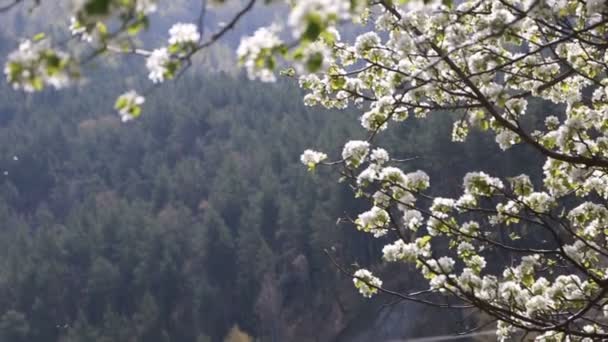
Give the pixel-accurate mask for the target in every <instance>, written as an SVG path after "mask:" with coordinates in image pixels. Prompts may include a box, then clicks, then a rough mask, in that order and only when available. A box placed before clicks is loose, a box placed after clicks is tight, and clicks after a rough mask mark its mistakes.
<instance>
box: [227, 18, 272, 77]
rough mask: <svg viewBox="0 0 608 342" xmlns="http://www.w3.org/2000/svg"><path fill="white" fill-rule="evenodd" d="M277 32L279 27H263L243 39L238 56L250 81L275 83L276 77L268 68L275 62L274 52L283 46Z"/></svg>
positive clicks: (237, 52) (237, 51)
mask: <svg viewBox="0 0 608 342" xmlns="http://www.w3.org/2000/svg"><path fill="white" fill-rule="evenodd" d="M277 31H279V27H278V26H271V27H262V28H260V29H258V30H257V31H255V33H254V34H253V35H252V36H250V37H246V38H243V39H241V43H240V44H239V47H238V49H237V50H236V55H237V58H238V60H239V63H241V64H242V65H243V66H244V67H245V69H246V70H247V75H248V76H249V78H250V79H256V78H257V79H260V80H261V81H263V82H273V81H275V80H276V76H275V75H274V72H273V71H272V68H269V67H268V66H269V65H270V64H271V63H272V62H273V61H274V59H273V56H272V54H273V51H274V49H277V48H279V47H280V46H282V45H283V41H282V40H281V39H280V38H279V36H278V34H277Z"/></svg>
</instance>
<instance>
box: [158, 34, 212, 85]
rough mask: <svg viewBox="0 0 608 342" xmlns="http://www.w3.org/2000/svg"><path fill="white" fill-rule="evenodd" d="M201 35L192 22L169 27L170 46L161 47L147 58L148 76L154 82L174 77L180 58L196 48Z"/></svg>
mask: <svg viewBox="0 0 608 342" xmlns="http://www.w3.org/2000/svg"><path fill="white" fill-rule="evenodd" d="M200 38H201V36H200V33H199V31H198V27H197V26H196V25H195V24H190V23H177V24H174V25H173V26H172V27H171V28H170V29H169V40H168V43H169V47H161V48H158V49H155V50H153V51H152V53H150V55H149V56H148V58H147V59H146V68H148V71H149V73H148V78H150V80H151V81H152V82H154V83H162V82H163V81H165V79H167V78H172V77H173V72H174V71H175V70H174V69H176V68H177V67H178V66H179V58H181V57H183V56H186V55H187V54H188V53H191V52H193V51H194V49H196V44H198V42H199V40H200Z"/></svg>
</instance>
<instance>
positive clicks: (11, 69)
mask: <svg viewBox="0 0 608 342" xmlns="http://www.w3.org/2000/svg"><path fill="white" fill-rule="evenodd" d="M49 45H50V44H49V43H48V41H47V40H46V39H43V40H41V41H32V40H25V41H23V42H21V44H19V48H18V49H17V50H16V51H13V52H11V53H10V54H9V55H8V58H7V62H6V64H5V66H4V74H5V75H6V79H7V81H8V83H9V84H10V85H11V86H12V87H13V88H14V89H16V90H18V89H22V90H24V91H27V92H33V91H38V90H42V89H43V88H44V87H45V86H52V87H54V88H55V89H61V88H65V87H67V86H68V85H69V84H70V82H71V81H72V80H73V78H74V76H75V75H76V73H75V71H74V70H73V65H72V63H73V61H72V58H71V57H70V56H69V55H68V54H67V53H65V52H62V51H59V50H55V49H52V48H50V46H49Z"/></svg>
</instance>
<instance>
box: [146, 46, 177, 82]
mask: <svg viewBox="0 0 608 342" xmlns="http://www.w3.org/2000/svg"><path fill="white" fill-rule="evenodd" d="M170 60H171V56H170V55H169V51H168V50H167V48H160V49H156V50H154V51H152V54H151V55H150V56H149V57H148V59H147V60H146V68H148V70H149V71H150V73H149V74H148V77H149V78H150V80H152V82H154V83H161V82H163V81H164V80H165V74H166V73H167V65H168V64H169V61H170Z"/></svg>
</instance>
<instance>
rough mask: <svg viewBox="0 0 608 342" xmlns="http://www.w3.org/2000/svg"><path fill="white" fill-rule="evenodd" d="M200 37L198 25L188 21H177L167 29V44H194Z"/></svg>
mask: <svg viewBox="0 0 608 342" xmlns="http://www.w3.org/2000/svg"><path fill="white" fill-rule="evenodd" d="M200 39H201V34H200V33H199V32H198V27H197V26H196V25H195V24H190V23H177V24H174V25H173V26H171V28H170V29H169V44H171V45H184V44H196V43H198V41H199V40H200Z"/></svg>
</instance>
